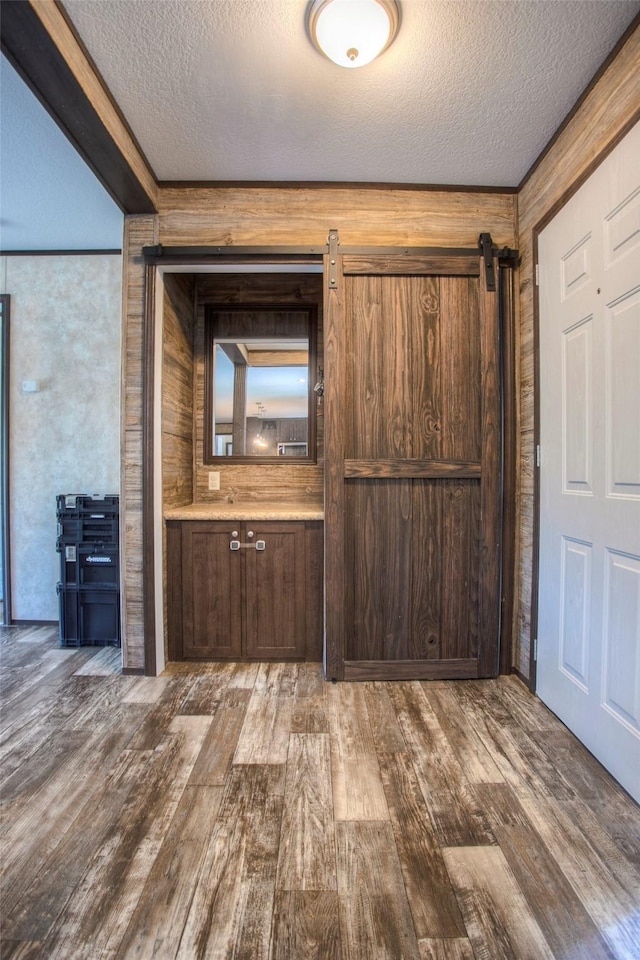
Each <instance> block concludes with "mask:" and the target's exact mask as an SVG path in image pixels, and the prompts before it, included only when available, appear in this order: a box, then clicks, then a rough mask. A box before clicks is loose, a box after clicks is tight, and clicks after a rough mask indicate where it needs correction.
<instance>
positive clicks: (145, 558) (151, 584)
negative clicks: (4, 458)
mask: <svg viewBox="0 0 640 960" xmlns="http://www.w3.org/2000/svg"><path fill="white" fill-rule="evenodd" d="M155 274H156V271H155V267H152V266H149V265H148V264H146V265H145V268H144V277H145V280H144V283H145V301H144V326H143V331H142V364H143V368H142V396H143V407H142V491H143V496H142V514H143V515H142V570H143V592H142V602H143V614H142V615H143V618H144V666H145V672H146V673H147V674H149V675H150V676H152V677H154V676H155V675H156V673H157V658H156V582H155V551H156V549H161V548H162V544H156V543H155V485H156V483H162V477H156V476H155V456H154V422H155V417H154V413H155V394H156V383H155V362H156V283H155V280H156V276H155Z"/></svg>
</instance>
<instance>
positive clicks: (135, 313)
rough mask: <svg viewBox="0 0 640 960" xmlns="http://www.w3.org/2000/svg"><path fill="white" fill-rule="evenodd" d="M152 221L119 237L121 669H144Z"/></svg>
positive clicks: (130, 226) (138, 221)
mask: <svg viewBox="0 0 640 960" xmlns="http://www.w3.org/2000/svg"><path fill="white" fill-rule="evenodd" d="M155 228H156V217H153V216H151V217H146V216H133V217H126V218H125V228H124V238H123V269H124V276H123V308H122V312H123V323H124V329H123V333H122V401H121V411H122V414H121V416H122V454H121V471H122V473H121V483H120V553H121V581H122V582H121V613H122V637H123V640H122V665H123V668H124V669H125V670H131V671H141V670H143V669H144V665H145V664H144V613H143V603H142V600H143V589H142V556H143V551H142V448H143V445H142V410H143V367H144V357H143V328H144V285H145V266H144V261H143V258H142V248H143V247H144V246H147V245H148V244H153V243H156V239H155V237H156V234H155Z"/></svg>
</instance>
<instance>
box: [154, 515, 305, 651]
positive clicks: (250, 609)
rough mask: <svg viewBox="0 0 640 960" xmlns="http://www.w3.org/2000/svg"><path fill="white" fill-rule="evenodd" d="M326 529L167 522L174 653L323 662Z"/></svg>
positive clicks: (278, 524) (296, 524)
mask: <svg viewBox="0 0 640 960" xmlns="http://www.w3.org/2000/svg"><path fill="white" fill-rule="evenodd" d="M321 557H322V529H321V524H318V523H305V522H301V521H284V522H281V521H278V522H276V521H268V522H263V521H256V522H252V521H242V522H239V521H238V522H234V521H209V520H207V521H171V522H169V523H168V524H167V587H168V601H169V611H168V612H169V617H168V622H169V655H170V658H171V659H178V660H183V659H184V660H196V659H197V660H221V659H224V660H244V659H246V660H287V659H308V660H315V659H320V658H321V626H320V623H319V622H318V621H319V619H320V617H321V592H322V582H321V571H322V563H321Z"/></svg>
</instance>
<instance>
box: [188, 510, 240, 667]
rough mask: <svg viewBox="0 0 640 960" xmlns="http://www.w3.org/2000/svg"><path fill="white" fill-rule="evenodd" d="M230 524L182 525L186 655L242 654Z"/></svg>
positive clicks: (237, 575)
mask: <svg viewBox="0 0 640 960" xmlns="http://www.w3.org/2000/svg"><path fill="white" fill-rule="evenodd" d="M232 530H238V525H236V526H235V527H232V526H231V525H230V524H227V523H217V522H214V523H212V522H209V521H207V522H202V523H196V522H194V523H184V524H183V525H182V616H183V656H184V658H185V659H226V658H228V659H234V660H236V659H239V658H240V657H241V656H242V619H241V605H242V563H243V558H242V551H235V552H234V551H232V550H231V549H230V543H231V540H232V539H234V538H233V537H232V536H231V533H232Z"/></svg>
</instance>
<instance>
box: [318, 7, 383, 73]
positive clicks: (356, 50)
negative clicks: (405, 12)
mask: <svg viewBox="0 0 640 960" xmlns="http://www.w3.org/2000/svg"><path fill="white" fill-rule="evenodd" d="M307 25H308V29H309V36H310V37H311V40H312V41H313V44H314V46H316V47H317V48H318V50H320V52H321V53H323V54H324V55H325V56H326V57H328V58H329V59H330V60H333V62H334V63H337V64H338V65H339V66H341V67H363V66H364V65H365V64H366V63H371V61H372V60H375V58H376V57H377V56H379V55H380V54H381V53H382V52H383V50H386V49H387V47H388V46H389V45H390V44H391V43H392V42H393V40H394V39H395V36H396V34H397V32H398V27H399V25H400V8H399V6H398V4H397V2H396V0H313V2H312V3H311V4H310V6H309V12H308V17H307Z"/></svg>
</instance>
